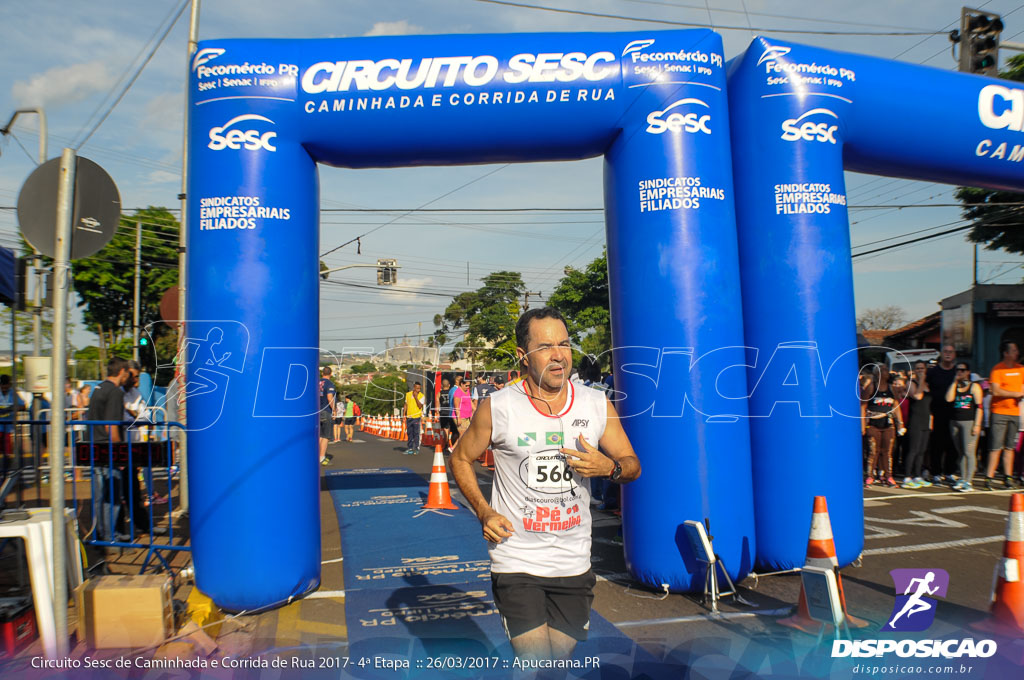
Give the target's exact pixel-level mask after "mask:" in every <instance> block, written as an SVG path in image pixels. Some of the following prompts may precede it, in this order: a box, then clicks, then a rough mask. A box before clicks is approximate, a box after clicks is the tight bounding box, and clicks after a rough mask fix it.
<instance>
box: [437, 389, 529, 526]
mask: <svg viewBox="0 0 1024 680" xmlns="http://www.w3.org/2000/svg"><path fill="white" fill-rule="evenodd" d="M485 401H486V403H484V404H482V405H481V407H480V410H479V411H477V413H476V415H474V416H473V420H471V421H470V423H469V429H468V430H466V432H465V433H464V434H463V435H462V436H461V437H459V441H458V442H456V444H455V448H454V449H452V455H451V459H450V462H451V465H452V476H453V477H454V478H455V483H456V484H457V485H458V486H459V490H460V491H462V495H463V496H465V498H466V501H467V502H468V503H469V506H470V507H471V508H473V512H474V513H476V516H477V519H479V520H480V524H481V526H482V527H483V534H484V538H485V539H487V540H488V541H490V542H491V543H501V541H502V540H503V539H505V538H508V537H509V536H511V535H512V533H513V532H514V531H515V528H514V527H513V526H512V522H510V521H509V519H508V518H507V517H505V516H504V515H502V514H501V513H499V512H497V511H496V510H495V509H494V508H492V507H491V506H490V504H489V503H488V502H487V499H485V498H484V495H483V493H482V492H481V491H480V485H479V484H477V481H476V473H475V472H473V461H475V460H476V459H477V458H479V457H480V456H482V455H483V453H484V451H485V450H486V449H487V447H488V445H490V443H491V404H490V402H489V401H487V400H485Z"/></svg>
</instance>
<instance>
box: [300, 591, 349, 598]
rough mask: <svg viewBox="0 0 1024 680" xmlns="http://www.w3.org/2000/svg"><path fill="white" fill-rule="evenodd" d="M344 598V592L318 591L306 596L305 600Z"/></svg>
mask: <svg viewBox="0 0 1024 680" xmlns="http://www.w3.org/2000/svg"><path fill="white" fill-rule="evenodd" d="M339 597H340V598H344V597H345V591H344V590H318V591H316V592H315V593H312V594H310V595H307V596H306V599H307V600H327V599H332V598H339Z"/></svg>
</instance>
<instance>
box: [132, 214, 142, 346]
mask: <svg viewBox="0 0 1024 680" xmlns="http://www.w3.org/2000/svg"><path fill="white" fill-rule="evenodd" d="M141 276H142V220H135V304H134V305H133V306H132V307H133V308H132V359H134V360H135V361H138V360H139V278H140V277H141Z"/></svg>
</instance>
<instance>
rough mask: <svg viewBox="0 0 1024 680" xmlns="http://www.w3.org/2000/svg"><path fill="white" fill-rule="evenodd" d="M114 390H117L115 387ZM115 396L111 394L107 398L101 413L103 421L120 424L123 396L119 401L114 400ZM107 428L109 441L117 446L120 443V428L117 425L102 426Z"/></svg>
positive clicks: (122, 413)
mask: <svg viewBox="0 0 1024 680" xmlns="http://www.w3.org/2000/svg"><path fill="white" fill-rule="evenodd" d="M114 389H117V388H116V387H115V388H114ZM115 397H117V394H111V395H110V396H109V397H108V398H107V403H106V407H105V408H104V412H103V420H116V421H118V422H121V420H123V419H124V396H123V393H122V396H121V398H120V399H117V398H115ZM104 427H106V428H107V432H108V433H109V434H110V441H112V442H114V443H115V444H118V443H120V442H121V441H122V438H121V427H120V426H119V425H104Z"/></svg>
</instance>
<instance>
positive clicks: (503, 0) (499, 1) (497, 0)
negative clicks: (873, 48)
mask: <svg viewBox="0 0 1024 680" xmlns="http://www.w3.org/2000/svg"><path fill="white" fill-rule="evenodd" d="M475 1H476V2H483V3H487V4H491V5H503V6H506V7H519V8H521V9H536V10H540V11H542V12H554V13H555V14H574V15H577V16H585V17H597V18H600V19H618V20H620V21H638V22H641V23H648V24H663V25H666V26H685V27H688V28H707V24H703V23H696V22H692V21H672V20H670V19H649V18H646V17H631V16H624V15H621V14H602V13H600V12H586V11H584V10H575V9H562V8H558V7H544V6H542V5H528V4H526V3H522V2H509V1H508V0H475ZM715 30H716V31H743V32H744V33H747V32H750V31H751V30H753V31H764V32H770V33H793V34H801V35H865V36H866V35H877V36H904V35H928V36H932V35H939V33H938V32H937V31H884V32H881V31H815V30H811V29H799V28H788V29H786V28H765V27H763V26H753V27H751V26H725V25H722V24H719V25H717V26H715Z"/></svg>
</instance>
